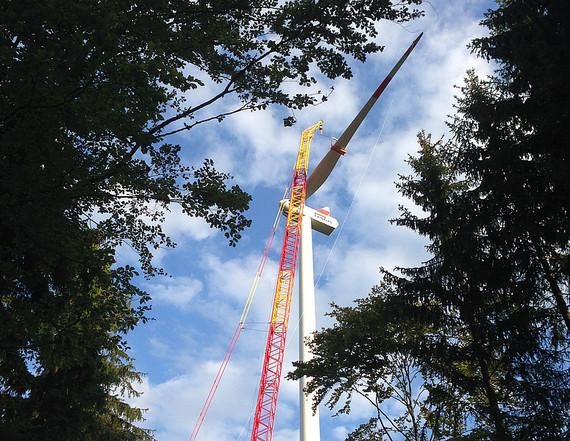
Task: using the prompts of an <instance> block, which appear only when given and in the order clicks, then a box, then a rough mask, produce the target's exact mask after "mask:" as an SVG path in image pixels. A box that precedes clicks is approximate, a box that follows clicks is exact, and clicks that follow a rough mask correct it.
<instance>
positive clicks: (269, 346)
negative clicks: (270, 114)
mask: <svg viewBox="0 0 570 441" xmlns="http://www.w3.org/2000/svg"><path fill="white" fill-rule="evenodd" d="M321 127H322V122H321V121H319V122H318V123H317V124H314V125H313V126H311V127H309V128H308V129H306V130H304V131H303V134H302V135H301V144H300V146H299V153H298V154H297V161H296V163H295V171H294V173H293V179H292V182H291V193H290V199H289V210H288V214H287V223H286V225H285V234H284V237H283V246H282V248H281V257H280V260H279V272H278V274H277V283H276V286H275V293H274V297H273V308H272V311H271V319H270V322H269V332H268V335H267V343H266V346H265V355H264V359H263V368H262V371H261V380H260V382H259V392H258V396H257V404H256V407H255V414H254V419H253V429H252V432H251V441H270V440H271V438H272V436H273V425H274V422H275V411H276V408H277V396H278V393H279V382H280V380H281V370H282V367H283V357H284V353H285V343H286V339H287V325H288V322H289V314H290V310H291V297H292V293H293V284H294V279H295V269H296V266H297V254H298V251H299V242H300V239H301V224H302V218H303V208H304V206H305V197H306V189H307V188H306V187H307V168H308V164H309V150H310V147H311V141H312V139H313V136H314V135H315V132H316V131H317V130H318V129H320V128H321Z"/></svg>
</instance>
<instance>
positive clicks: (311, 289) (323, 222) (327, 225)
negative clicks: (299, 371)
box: [282, 33, 423, 441]
mask: <svg viewBox="0 0 570 441" xmlns="http://www.w3.org/2000/svg"><path fill="white" fill-rule="evenodd" d="M422 35H423V33H421V34H420V35H419V36H418V37H417V38H416V39H415V40H414V42H413V43H412V44H411V45H410V47H409V48H408V50H407V51H406V52H405V53H404V55H402V57H401V58H400V60H398V62H397V63H396V65H395V66H394V67H393V68H392V70H391V71H390V73H389V74H388V75H387V76H386V78H385V79H384V81H382V83H380V85H379V86H378V88H377V89H376V90H375V91H374V93H373V94H372V96H371V97H370V98H369V99H368V101H367V102H366V104H365V105H364V106H363V107H362V109H361V110H360V112H358V115H356V117H355V118H354V120H353V121H352V122H351V123H350V124H349V126H348V127H347V128H346V130H345V131H344V132H343V133H342V135H341V136H340V137H339V138H338V140H336V142H335V143H334V144H333V145H332V147H331V149H330V150H329V152H328V153H327V154H326V155H325V156H324V158H323V159H322V160H321V162H319V164H318V165H317V166H316V167H315V170H314V171H313V172H312V173H311V175H310V176H309V177H308V178H307V189H306V198H309V197H310V196H311V195H313V194H314V193H315V192H316V191H317V190H318V189H319V188H320V187H321V186H322V185H323V184H324V182H325V181H326V180H327V178H328V177H329V175H330V173H331V172H332V170H333V168H334V167H335V165H336V163H337V161H338V159H339V158H340V157H341V156H342V155H344V154H345V153H346V149H347V147H348V143H349V142H350V140H351V138H352V136H353V135H354V134H355V133H356V130H357V129H358V127H359V126H360V124H362V121H364V118H366V115H367V114H368V112H370V109H372V106H374V104H375V103H376V101H377V100H378V98H379V97H380V95H381V94H382V92H383V91H384V89H385V88H386V86H388V84H389V83H390V81H391V80H392V78H393V77H394V75H395V74H396V72H397V71H398V70H399V69H400V67H401V66H402V64H403V63H404V61H406V58H408V56H409V55H410V53H411V52H412V50H413V49H414V48H415V47H416V45H417V44H418V41H419V40H420V38H421V37H422ZM282 203H283V204H284V205H285V207H284V208H285V210H284V212H286V208H287V206H288V201H282ZM337 226H338V221H337V220H336V219H334V218H333V217H331V216H330V212H329V210H328V209H326V208H321V209H319V210H314V209H312V208H310V207H308V206H306V205H305V207H304V209H303V220H302V225H301V256H300V265H301V268H300V273H299V360H300V361H302V362H307V361H309V360H310V359H311V353H310V352H309V350H308V347H307V345H306V339H307V338H308V337H310V336H311V334H313V333H314V332H315V331H316V313H315V282H314V274H313V238H312V230H313V229H314V230H316V231H318V232H320V233H323V234H326V235H330V234H331V233H332V232H333V231H334V229H335V228H336V227H337ZM308 381H309V379H308V378H306V377H302V378H301V379H300V380H299V389H300V392H299V394H300V423H299V424H300V426H299V431H300V436H299V438H300V441H320V438H321V435H320V425H319V411H318V408H317V409H316V411H315V412H314V413H313V411H312V406H311V403H312V398H313V397H312V396H311V395H308V394H306V393H305V392H304V389H305V387H306V385H307V383H308Z"/></svg>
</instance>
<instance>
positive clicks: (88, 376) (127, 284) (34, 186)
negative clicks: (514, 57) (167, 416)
mask: <svg viewBox="0 0 570 441" xmlns="http://www.w3.org/2000/svg"><path fill="white" fill-rule="evenodd" d="M419 3H421V1H420V0H405V1H403V2H398V3H393V2H392V1H390V0H374V1H363V0H345V1H320V2H315V1H313V0H299V1H291V2H279V1H277V0H263V1H259V2H246V1H242V0H223V1H216V2H207V1H197V2H189V1H186V0H158V1H156V0H152V1H149V0H140V1H136V2H132V1H125V0H118V1H107V0H101V1H86V0H79V1H75V2H71V3H70V2H64V1H61V0H48V1H44V2H40V3H37V2H34V3H31V2H28V1H11V0H9V1H7V2H5V4H4V7H3V12H2V14H1V16H0V103H2V104H1V108H0V159H1V160H0V206H2V216H0V319H1V320H2V325H3V329H2V332H1V333H0V405H1V408H0V433H2V434H3V435H5V436H4V437H3V438H6V439H15V438H18V437H20V438H25V439H53V438H57V439H70V440H76V439H113V438H117V439H125V438H127V439H129V438H132V439H145V438H148V437H149V436H151V434H149V433H147V432H145V431H141V430H140V429H137V428H136V427H135V425H134V424H135V423H136V421H137V420H139V419H140V418H141V412H140V411H139V410H137V409H132V408H130V407H129V406H128V405H127V404H126V403H125V402H124V400H123V398H121V396H120V394H119V393H118V389H120V388H124V390H126V391H129V390H130V391H131V392H132V393H134V391H133V390H132V387H131V380H132V379H133V378H135V377H136V376H137V375H138V374H137V373H136V371H135V370H134V368H133V366H132V360H130V359H129V358H128V355H127V353H126V350H127V346H126V342H125V333H126V332H127V331H128V330H130V329H132V328H133V327H134V326H136V325H137V323H139V322H141V321H144V320H146V312H147V310H148V300H149V297H148V295H147V294H146V293H143V292H142V291H140V290H139V289H137V288H136V286H134V281H133V278H134V277H135V276H136V275H137V274H138V272H137V270H135V269H134V268H130V267H121V266H119V264H120V263H117V262H115V259H114V253H115V249H116V247H117V246H118V245H119V244H122V243H124V242H127V243H128V244H130V245H131V246H132V247H133V249H135V250H136V251H137V252H138V254H139V255H140V266H141V269H142V272H143V274H145V275H146V276H152V275H153V274H156V272H157V271H160V269H158V268H155V267H154V266H153V265H152V253H153V250H154V249H155V248H157V247H159V246H163V245H165V246H173V245H174V244H173V242H172V241H171V239H170V238H169V237H167V236H166V235H165V234H164V232H163V231H162V229H161V222H162V220H163V219H164V216H165V213H166V212H167V211H168V210H169V207H170V204H173V203H177V204H180V205H181V206H182V209H183V211H184V212H185V213H186V214H188V215H189V216H198V217H202V218H204V219H205V220H206V221H207V222H208V223H209V224H210V226H212V227H213V228H217V229H219V230H221V231H223V232H224V234H225V236H226V238H227V239H228V241H229V244H230V245H235V244H236V243H237V241H238V240H239V239H240V233H241V231H243V229H244V228H246V227H247V226H248V225H249V224H250V221H249V220H248V219H247V218H246V217H245V215H244V212H245V211H246V210H247V208H248V205H249V201H250V197H249V195H247V194H246V193H245V192H244V191H243V190H242V189H241V188H240V187H239V186H238V185H230V184H229V180H230V179H231V177H230V176H229V175H228V174H226V173H223V172H220V171H218V170H216V169H215V166H214V164H213V162H212V161H210V160H208V159H205V160H204V163H203V164H202V165H201V166H199V165H196V166H195V167H194V168H192V167H188V166H186V165H183V164H182V162H181V160H180V150H181V146H179V145H175V144H173V143H169V142H168V138H167V137H168V135H172V134H174V133H177V132H179V131H182V130H189V129H191V128H192V127H194V126H196V125H197V124H201V123H204V122H206V121H210V120H214V121H221V120H223V119H224V118H225V117H226V116H228V115H230V114H233V113H236V112H240V111H245V110H259V109H263V108H266V107H267V106H268V105H270V104H278V105H284V106H288V107H291V108H302V107H304V106H307V105H310V104H314V103H316V102H317V101H318V100H320V99H323V98H326V96H325V95H324V94H322V93H319V92H318V91H315V90H314V89H313V88H312V86H313V85H314V84H315V83H316V79H315V77H314V75H315V72H319V73H320V74H322V75H324V76H326V77H328V78H331V79H332V78H335V77H338V76H343V77H346V78H349V77H350V76H351V70H350V67H349V66H348V63H347V61H346V60H345V57H346V56H352V57H354V58H355V59H357V60H360V61H364V59H365V58H366V56H367V54H370V53H374V52H377V51H379V50H381V49H382V48H381V47H380V46H379V45H377V44H375V43H372V42H371V40H372V38H373V37H376V36H377V31H376V28H375V26H376V24H377V21H378V20H380V19H389V20H395V21H407V20H410V19H413V18H414V17H417V16H418V15H420V12H418V11H417V10H415V9H414V5H417V4H419ZM291 81H294V82H296V83H298V85H299V87H301V88H304V89H301V92H299V93H298V94H293V95H289V94H288V93H286V92H285V87H284V85H285V83H289V82H291ZM206 86H210V90H214V92H213V93H212V95H211V96H210V97H207V98H201V97H203V96H204V94H203V93H198V92H201V89H206ZM222 100H223V102H224V105H221V102H222ZM232 106H233V107H232Z"/></svg>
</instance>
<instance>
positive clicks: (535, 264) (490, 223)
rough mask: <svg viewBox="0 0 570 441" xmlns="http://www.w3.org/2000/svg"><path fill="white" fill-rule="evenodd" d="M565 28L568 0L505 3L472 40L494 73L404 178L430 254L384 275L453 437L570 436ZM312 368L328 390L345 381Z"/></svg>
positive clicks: (470, 80)
mask: <svg viewBox="0 0 570 441" xmlns="http://www.w3.org/2000/svg"><path fill="white" fill-rule="evenodd" d="M569 22H570V7H569V6H568V4H567V3H566V2H556V1H549V0H540V1H539V0H532V1H501V2H499V6H498V8H497V9H496V10H495V11H490V12H489V13H488V14H487V15H486V18H485V20H484V21H483V24H484V25H485V26H487V27H488V28H489V35H488V36H487V37H483V38H480V39H477V40H475V41H474V42H473V43H472V48H473V50H475V51H477V52H478V53H479V54H480V55H481V56H483V57H486V58H487V59H490V60H493V61H495V62H496V63H497V64H498V66H499V68H498V70H497V72H496V73H495V75H494V76H493V77H491V78H488V79H485V80H482V79H480V78H478V77H477V76H476V75H475V74H474V73H469V74H468V77H467V79H466V83H465V85H464V87H463V88H462V89H461V92H462V93H461V95H460V97H459V98H458V100H457V106H456V107H457V108H456V110H457V113H456V115H455V116H454V117H453V118H452V119H451V121H450V122H449V128H450V131H451V134H452V139H451V140H450V141H449V142H443V140H439V141H437V142H433V141H432V139H431V137H430V136H429V135H426V134H425V133H421V134H420V136H419V144H420V151H419V154H418V155H417V157H412V158H410V160H409V163H410V165H411V167H412V170H413V174H412V175H410V176H405V177H401V179H400V181H399V183H398V187H399V190H400V192H401V193H402V194H403V195H404V196H407V197H409V198H411V200H412V201H413V202H414V203H415V204H416V205H418V206H419V207H420V208H421V209H422V210H423V213H424V214H422V215H417V214H415V213H414V212H412V211H410V210H408V209H406V208H404V207H402V209H401V210H402V212H401V216H400V217H399V218H398V219H396V220H395V223H396V224H398V225H401V226H406V227H408V228H411V229H412V230H414V231H416V232H418V233H419V234H421V235H424V236H426V237H427V238H428V239H429V241H430V244H429V246H428V250H429V251H430V252H431V253H432V256H433V257H432V258H431V259H430V260H429V261H428V262H426V263H425V264H423V265H421V266H419V267H417V268H399V269H397V273H390V272H386V271H384V272H383V278H384V283H385V284H386V285H387V286H389V287H390V292H392V293H393V294H391V295H390V296H389V298H390V299H391V300H390V302H396V304H400V305H405V306H402V308H401V310H400V314H399V315H397V317H398V320H402V319H403V320H404V322H408V321H411V323H409V324H408V325H407V326H408V327H409V326H412V329H413V328H419V329H423V330H424V331H425V332H423V333H422V334H418V335H417V339H416V341H415V343H414V342H413V341H412V342H411V343H413V344H412V345H411V346H410V347H408V348H407V349H409V351H410V354H411V355H412V356H413V358H414V360H415V363H416V365H417V366H418V367H419V369H420V371H421V373H422V376H423V379H424V387H425V388H426V390H427V392H428V397H427V398H426V404H425V405H426V407H427V408H428V409H429V410H430V412H437V411H439V410H440V409H444V410H445V413H446V414H447V415H452V414H453V413H454V414H455V415H456V416H457V418H458V419H459V420H460V424H459V425H458V426H456V428H457V429H459V431H458V432H454V431H451V432H449V431H448V432H441V433H440V435H441V436H443V437H451V438H452V439H477V440H488V439H492V440H510V439H530V440H538V439H540V440H551V439H552V440H557V439H566V438H567V437H568V436H569V435H570V410H569V408H568V402H570V370H569V366H568V359H569V358H568V357H569V356H570V347H569V336H570V326H569V325H570V321H569V317H570V316H569V314H570V311H569V309H568V302H569V280H570V266H569V265H568V261H569V260H568V259H569V251H570V236H569V225H570V224H569V223H568V214H569V204H570V193H569V190H570V188H569V185H570V182H569V180H568V179H567V176H568V175H569V174H570V167H569V160H568V158H569V153H568V149H567V148H566V142H565V138H564V137H565V132H566V127H568V125H569V124H570V111H569V103H570V99H569V98H570V87H569V85H568V83H567V80H566V79H567V78H568V76H569V75H570V66H569V65H568V63H567V59H568V58H567V57H568V55H570V54H569V48H568V47H567V44H566V42H567V41H568V24H569ZM384 295H387V294H384ZM357 312H358V313H361V311H360V310H359V309H358V308H357ZM375 326H377V327H378V331H377V332H379V333H381V332H385V331H384V330H385V329H389V327H390V326H393V319H391V318H390V317H386V318H385V321H384V322H376V323H375ZM341 328H342V326H341ZM315 341H316V342H317V341H318V340H317V339H315ZM396 342H397V340H396V339H394V343H396ZM404 347H405V346H404ZM320 349H321V348H320V347H319V348H317V349H316V351H317V353H318V351H319V350H320ZM369 356H371V355H370V354H369ZM355 363H357V362H355ZM300 368H301V370H299V373H301V372H302V369H304V367H303V366H301V367H300ZM337 374H338V372H337ZM311 375H313V377H314V382H315V385H317V384H319V385H322V386H323V387H325V388H327V389H328V390H330V389H331V387H332V385H334V384H337V383H335V382H339V381H340V377H336V378H335V380H334V381H333V380H331V379H330V377H331V374H330V373H328V374H327V375H326V376H324V379H322V375H323V374H322V372H321V373H319V372H317V371H315V372H312V373H311ZM321 381H322V383H321ZM315 385H313V386H311V387H315ZM431 429H432V430H434V431H436V430H438V429H437V428H436V427H433V426H432V427H431Z"/></svg>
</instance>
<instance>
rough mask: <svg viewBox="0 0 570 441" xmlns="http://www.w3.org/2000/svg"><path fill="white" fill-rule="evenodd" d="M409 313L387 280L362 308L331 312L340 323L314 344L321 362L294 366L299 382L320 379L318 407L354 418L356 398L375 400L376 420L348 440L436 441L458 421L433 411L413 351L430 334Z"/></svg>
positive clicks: (314, 389)
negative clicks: (427, 400) (353, 403)
mask: <svg viewBox="0 0 570 441" xmlns="http://www.w3.org/2000/svg"><path fill="white" fill-rule="evenodd" d="M406 308H407V306H406V305H405V304H403V303H402V301H401V298H400V297H399V296H397V295H396V294H395V293H394V291H393V289H392V288H391V287H390V286H389V285H388V284H386V283H381V284H379V285H378V286H376V287H374V288H373V289H372V292H371V294H370V296H369V297H367V298H365V299H360V300H357V301H356V306H354V307H340V306H338V305H333V311H332V312H331V313H329V315H330V316H331V317H333V318H334V319H335V325H334V326H333V327H332V328H329V329H324V330H321V331H320V332H318V333H316V334H315V335H314V337H313V338H312V339H311V340H310V342H309V345H310V348H311V352H312V353H313V356H314V358H312V359H311V360H310V361H308V362H305V363H300V362H294V363H293V364H294V366H295V370H294V371H293V372H291V373H289V374H288V378H289V379H292V380H297V379H299V378H300V377H302V376H307V377H312V380H311V381H310V382H309V384H308V387H307V391H308V392H310V393H315V401H314V407H316V406H317V404H319V403H326V405H327V407H329V409H331V410H333V409H335V408H337V407H338V408H339V409H338V411H337V413H336V415H338V414H342V413H350V411H351V405H352V401H353V398H354V397H355V396H356V397H358V398H361V399H364V400H366V401H368V402H369V404H370V405H371V406H372V407H373V408H374V410H375V412H376V415H375V416H374V417H373V418H371V419H370V420H369V421H367V422H365V423H363V424H361V425H360V426H358V427H357V428H356V429H355V430H354V431H353V432H352V433H350V434H349V436H348V438H347V441H365V440H378V441H380V440H384V439H388V440H398V439H403V440H406V441H428V440H429V441H431V440H437V439H441V438H439V436H438V435H439V433H440V432H442V431H443V430H446V428H447V426H450V425H451V424H453V423H455V419H453V418H447V417H446V416H445V415H444V414H443V412H442V410H438V411H436V412H432V411H431V410H430V408H429V407H428V406H427V402H426V389H425V386H426V383H425V382H423V381H422V372H421V371H420V366H419V364H418V363H417V360H416V358H415V355H414V354H413V349H414V347H415V345H416V342H417V340H418V339H419V338H423V336H424V334H425V333H426V332H427V329H426V328H423V327H422V326H421V325H420V326H418V323H416V322H414V321H413V320H408V319H407V316H406V315H405V314H403V313H402V311H403V309H406ZM407 309H409V308H407ZM399 409H402V410H401V411H400V410H399Z"/></svg>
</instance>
